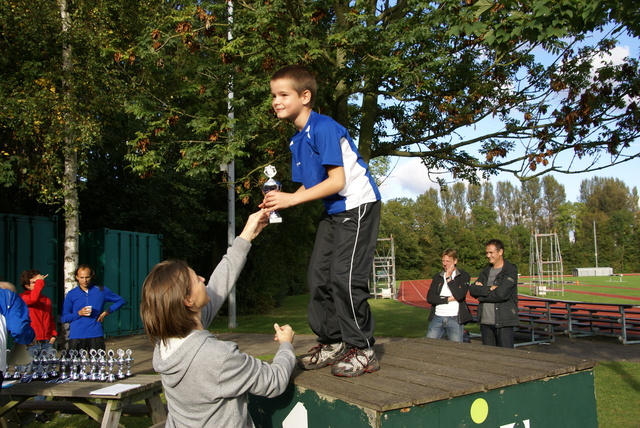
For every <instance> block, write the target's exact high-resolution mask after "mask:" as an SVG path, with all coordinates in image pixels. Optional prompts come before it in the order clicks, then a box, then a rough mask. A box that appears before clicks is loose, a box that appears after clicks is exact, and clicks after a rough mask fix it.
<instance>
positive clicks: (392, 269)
mask: <svg viewBox="0 0 640 428" xmlns="http://www.w3.org/2000/svg"><path fill="white" fill-rule="evenodd" d="M370 291H371V295H373V297H374V298H375V299H377V298H383V299H391V298H393V299H395V298H396V253H395V247H394V241H393V235H389V237H388V238H378V244H377V245H376V254H375V257H374V258H373V271H372V273H371V282H370Z"/></svg>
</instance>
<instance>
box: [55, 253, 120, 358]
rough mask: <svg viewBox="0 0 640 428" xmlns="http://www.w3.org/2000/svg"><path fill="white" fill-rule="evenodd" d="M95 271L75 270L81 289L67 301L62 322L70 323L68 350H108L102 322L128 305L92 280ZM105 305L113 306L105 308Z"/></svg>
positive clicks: (87, 268)
mask: <svg viewBox="0 0 640 428" xmlns="http://www.w3.org/2000/svg"><path fill="white" fill-rule="evenodd" d="M93 277H94V273H93V269H91V267H89V266H88V265H80V266H78V269H76V280H77V281H78V287H76V288H74V289H72V290H71V291H69V292H68V293H67V296H66V297H65V298H64V304H63V306H62V316H61V317H60V321H62V322H63V323H69V337H68V339H69V340H68V343H67V345H68V346H67V347H68V349H69V350H71V349H76V350H80V349H86V350H89V349H105V343H104V328H103V326H102V321H104V319H105V317H106V316H107V315H109V314H112V313H113V312H115V311H117V310H118V309H120V308H121V307H122V306H123V305H124V304H125V303H126V302H125V300H124V299H123V298H122V297H120V296H118V295H117V294H116V293H114V292H113V291H111V290H109V289H108V288H107V287H105V286H103V285H95V284H93V283H92V282H91V281H92V279H93ZM106 302H112V303H113V304H112V305H111V306H110V307H109V308H107V309H104V304H105V303H106Z"/></svg>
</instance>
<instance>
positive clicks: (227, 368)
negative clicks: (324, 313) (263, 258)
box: [153, 238, 295, 428]
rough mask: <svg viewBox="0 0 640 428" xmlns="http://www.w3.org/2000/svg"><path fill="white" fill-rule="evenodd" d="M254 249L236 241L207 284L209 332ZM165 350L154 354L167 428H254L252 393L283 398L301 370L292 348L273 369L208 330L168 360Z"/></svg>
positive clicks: (205, 323) (196, 334)
mask: <svg viewBox="0 0 640 428" xmlns="http://www.w3.org/2000/svg"><path fill="white" fill-rule="evenodd" d="M250 247H251V244H250V243H249V242H247V241H246V240H244V239H242V238H236V239H235V241H234V242H233V245H232V246H231V247H230V248H229V249H228V251H227V254H226V256H224V257H223V259H222V261H221V262H220V263H219V264H218V266H217V267H216V269H215V271H214V272H213V274H212V275H211V278H210V279H209V282H208V284H207V294H208V295H209V297H210V298H211V302H210V303H209V304H208V305H207V306H206V307H205V308H203V311H202V325H203V326H205V327H207V326H209V324H210V323H211V321H212V320H213V317H214V316H215V314H216V313H217V312H218V310H219V309H220V307H221V306H222V303H223V302H224V301H225V299H226V298H227V295H228V294H229V291H230V290H231V289H232V287H233V286H234V284H235V282H236V280H237V279H238V276H239V275H240V271H241V270H242V267H243V266H244V263H245V261H246V256H247V253H248V252H249V248H250ZM160 346H161V344H157V345H156V347H155V349H154V353H153V368H154V369H155V370H156V371H157V372H158V373H160V375H161V378H162V386H163V387H164V392H165V396H166V398H167V407H168V410H169V415H168V417H167V423H166V427H188V428H194V427H252V426H253V421H252V420H251V418H250V417H249V412H248V409H247V398H248V393H252V394H255V395H260V396H265V397H276V396H278V395H280V394H282V393H283V392H284V391H285V389H286V387H287V385H288V383H289V378H290V377H291V372H292V370H293V367H294V365H295V354H294V351H293V346H292V345H291V343H289V342H283V343H281V344H280V348H279V350H278V353H277V354H276V356H275V357H274V359H273V363H272V364H268V363H265V362H263V361H260V360H258V359H256V358H253V357H251V356H249V355H247V354H243V353H241V352H240V351H239V350H238V346H237V345H236V344H235V343H233V342H224V341H220V340H218V339H217V338H216V337H215V336H214V335H213V334H212V333H210V332H209V331H207V330H195V331H193V332H192V333H191V334H190V335H189V336H188V337H187V338H186V339H185V340H184V342H183V343H182V344H181V345H180V346H179V347H178V348H177V349H175V350H174V351H173V352H172V353H171V354H170V355H169V356H168V357H167V358H163V357H162V352H161V350H160Z"/></svg>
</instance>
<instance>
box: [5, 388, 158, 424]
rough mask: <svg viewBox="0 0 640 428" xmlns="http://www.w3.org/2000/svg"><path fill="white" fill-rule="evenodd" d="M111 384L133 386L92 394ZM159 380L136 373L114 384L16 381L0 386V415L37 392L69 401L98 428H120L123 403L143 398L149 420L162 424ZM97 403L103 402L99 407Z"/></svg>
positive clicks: (124, 404) (131, 402)
mask: <svg viewBox="0 0 640 428" xmlns="http://www.w3.org/2000/svg"><path fill="white" fill-rule="evenodd" d="M112 385H123V386H126V385H136V386H135V387H133V388H131V389H128V390H125V391H122V392H119V393H117V394H115V395H100V394H98V395H96V394H92V392H93V391H96V390H99V389H102V388H105V387H108V386H112ZM161 393H162V382H161V380H160V375H136V376H133V377H130V378H125V379H120V380H118V381H117V382H114V383H105V382H78V381H75V382H67V383H46V382H43V381H33V382H30V383H17V384H15V385H12V386H10V387H8V388H3V389H2V392H1V393H0V398H2V407H0V417H4V416H5V415H6V414H7V413H9V412H10V411H12V410H15V409H16V408H17V406H18V405H20V404H21V403H23V402H24V401H26V400H28V399H29V398H32V397H35V396H38V395H41V396H45V397H56V399H57V400H60V399H62V400H64V401H65V402H70V403H73V404H74V405H75V406H76V407H77V408H78V409H80V410H81V411H82V412H84V413H85V414H87V415H88V416H89V417H91V418H92V419H94V420H96V421H98V422H100V423H101V428H116V427H120V426H121V425H120V416H121V415H122V410H123V408H124V406H126V405H129V404H133V403H135V402H138V401H142V400H144V401H145V403H146V404H147V407H148V408H149V413H150V414H151V420H152V422H153V423H154V424H158V425H162V422H164V421H165V420H166V419H167V413H166V409H165V407H164V404H163V403H162V400H161V398H160V394H161ZM97 403H106V406H105V407H104V410H102V409H101V408H100V407H99V406H97V405H96V404H97Z"/></svg>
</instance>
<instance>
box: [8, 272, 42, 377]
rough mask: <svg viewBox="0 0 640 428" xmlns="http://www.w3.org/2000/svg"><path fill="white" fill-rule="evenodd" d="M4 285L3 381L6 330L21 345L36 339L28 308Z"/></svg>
mask: <svg viewBox="0 0 640 428" xmlns="http://www.w3.org/2000/svg"><path fill="white" fill-rule="evenodd" d="M5 284H7V285H8V283H3V285H1V286H0V379H4V376H3V375H4V373H3V372H4V370H5V368H6V367H7V330H8V331H9V333H11V336H13V340H14V341H15V342H16V343H19V344H21V345H29V344H31V343H32V342H33V341H34V339H35V338H36V333H35V331H33V328H31V318H30V317H29V308H27V305H26V304H25V303H24V301H23V300H22V298H21V297H20V296H19V295H18V294H16V293H15V292H13V291H10V290H8V289H7V288H5ZM14 289H15V287H14Z"/></svg>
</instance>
